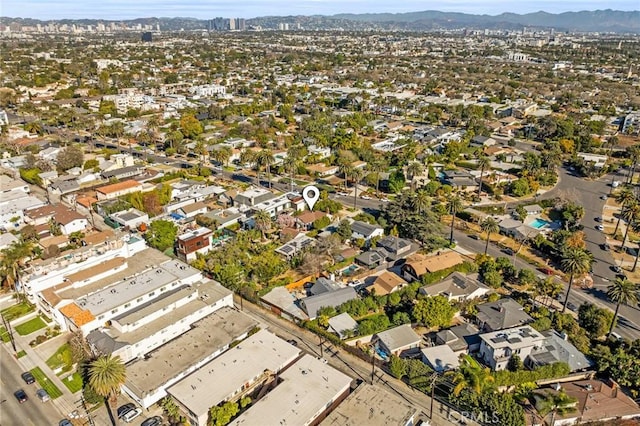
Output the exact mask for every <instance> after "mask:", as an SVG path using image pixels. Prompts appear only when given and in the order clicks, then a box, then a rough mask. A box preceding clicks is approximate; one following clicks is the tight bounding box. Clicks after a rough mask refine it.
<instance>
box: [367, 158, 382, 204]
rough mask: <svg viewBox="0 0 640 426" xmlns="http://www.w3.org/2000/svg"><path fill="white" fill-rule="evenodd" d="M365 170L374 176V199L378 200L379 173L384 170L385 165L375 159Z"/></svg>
mask: <svg viewBox="0 0 640 426" xmlns="http://www.w3.org/2000/svg"><path fill="white" fill-rule="evenodd" d="M367 168H368V169H369V171H370V172H371V173H375V174H376V175H375V176H376V197H378V198H380V173H382V172H383V171H384V170H386V168H387V167H386V164H385V163H384V162H383V161H382V160H380V159H377V158H376V159H375V160H373V161H370V162H369V164H367Z"/></svg>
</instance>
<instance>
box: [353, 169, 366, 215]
mask: <svg viewBox="0 0 640 426" xmlns="http://www.w3.org/2000/svg"><path fill="white" fill-rule="evenodd" d="M362 176H364V171H363V170H362V169H355V168H354V169H352V170H351V179H353V186H354V188H355V192H354V193H353V208H354V209H356V208H358V184H359V183H360V181H361V180H362Z"/></svg>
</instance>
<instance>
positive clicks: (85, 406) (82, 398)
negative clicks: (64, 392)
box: [79, 395, 96, 426]
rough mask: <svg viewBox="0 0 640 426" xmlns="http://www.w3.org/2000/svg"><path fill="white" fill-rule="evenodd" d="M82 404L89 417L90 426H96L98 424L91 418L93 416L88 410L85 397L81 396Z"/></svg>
mask: <svg viewBox="0 0 640 426" xmlns="http://www.w3.org/2000/svg"><path fill="white" fill-rule="evenodd" d="M79 402H80V404H82V409H83V410H84V412H85V414H86V415H87V420H88V421H89V426H95V425H96V424H95V423H94V421H93V417H92V416H91V414H90V413H89V410H87V404H86V402H85V400H84V396H82V395H81V396H80V401H79Z"/></svg>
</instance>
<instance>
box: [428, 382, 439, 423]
mask: <svg viewBox="0 0 640 426" xmlns="http://www.w3.org/2000/svg"><path fill="white" fill-rule="evenodd" d="M436 380H438V373H433V375H432V376H431V408H430V411H429V418H430V419H431V420H433V400H434V399H435V393H436V392H435V391H436Z"/></svg>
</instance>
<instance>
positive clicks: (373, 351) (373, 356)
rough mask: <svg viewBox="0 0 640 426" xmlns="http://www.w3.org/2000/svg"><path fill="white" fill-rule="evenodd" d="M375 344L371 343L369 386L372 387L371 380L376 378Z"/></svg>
mask: <svg viewBox="0 0 640 426" xmlns="http://www.w3.org/2000/svg"><path fill="white" fill-rule="evenodd" d="M376 343H377V342H372V343H371V350H372V352H371V385H372V386H373V379H374V378H375V376H376Z"/></svg>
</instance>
